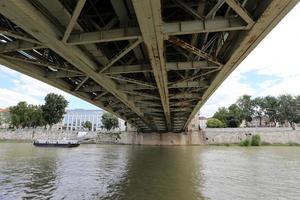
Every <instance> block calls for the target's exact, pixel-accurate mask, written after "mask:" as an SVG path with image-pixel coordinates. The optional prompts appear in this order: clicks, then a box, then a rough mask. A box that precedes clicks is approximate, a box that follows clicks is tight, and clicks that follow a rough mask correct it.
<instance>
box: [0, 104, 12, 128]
mask: <svg viewBox="0 0 300 200" xmlns="http://www.w3.org/2000/svg"><path fill="white" fill-rule="evenodd" d="M9 118H10V113H9V110H8V109H7V108H0V128H8V127H9Z"/></svg>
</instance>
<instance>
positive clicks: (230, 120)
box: [213, 104, 242, 127]
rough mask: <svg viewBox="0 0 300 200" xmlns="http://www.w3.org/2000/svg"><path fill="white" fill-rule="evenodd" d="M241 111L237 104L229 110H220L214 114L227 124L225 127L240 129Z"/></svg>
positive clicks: (223, 108)
mask: <svg viewBox="0 0 300 200" xmlns="http://www.w3.org/2000/svg"><path fill="white" fill-rule="evenodd" d="M241 112H242V111H241V109H240V108H239V107H238V106H237V104H232V105H231V106H229V108H228V109H227V108H225V107H222V108H219V109H218V111H217V112H216V113H215V114H214V116H213V118H216V119H218V120H220V121H221V122H223V123H224V124H225V127H239V125H240V124H241Z"/></svg>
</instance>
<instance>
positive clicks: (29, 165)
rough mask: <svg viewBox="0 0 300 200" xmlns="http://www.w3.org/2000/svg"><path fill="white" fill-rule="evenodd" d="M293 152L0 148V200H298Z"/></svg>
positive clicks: (299, 173)
mask: <svg viewBox="0 0 300 200" xmlns="http://www.w3.org/2000/svg"><path fill="white" fill-rule="evenodd" d="M299 155H300V148H297V147H262V148H241V147H181V146H177V147H158V146H152V147H151V146H129V145H128V146H118V145H82V146H80V147H79V148H74V149H56V148H53V149H51V148H35V147H33V146H32V145H31V144H7V143H1V144H0V199H1V200H2V199H4V200H6V199H22V198H23V199H71V200H73V199H76V200H77V199H103V200H108V199H109V200H110V199H121V200H127V199H130V200H134V199H143V200H148V199H149V200H150V199H151V200H152V199H155V200H156V199H160V200H168V199H172V200H173V199H176V200H177V199H178V200H181V199H184V200H193V199H295V200H296V199H299V196H300V185H299V183H300V156H299Z"/></svg>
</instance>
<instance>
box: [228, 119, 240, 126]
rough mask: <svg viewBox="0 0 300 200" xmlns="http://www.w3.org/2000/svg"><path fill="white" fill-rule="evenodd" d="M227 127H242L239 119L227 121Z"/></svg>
mask: <svg viewBox="0 0 300 200" xmlns="http://www.w3.org/2000/svg"><path fill="white" fill-rule="evenodd" d="M226 124H227V127H230V128H237V127H239V125H240V122H239V121H238V120H237V119H234V118H233V119H230V120H227V121H226Z"/></svg>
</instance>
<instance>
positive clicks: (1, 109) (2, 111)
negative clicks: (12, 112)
mask: <svg viewBox="0 0 300 200" xmlns="http://www.w3.org/2000/svg"><path fill="white" fill-rule="evenodd" d="M4 112H9V110H8V108H0V113H4Z"/></svg>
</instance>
